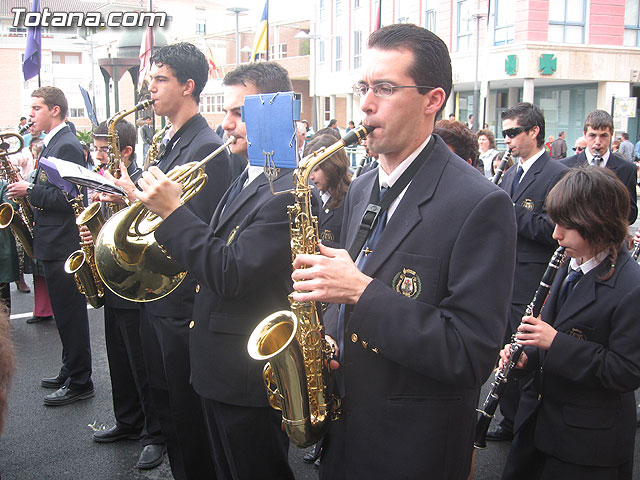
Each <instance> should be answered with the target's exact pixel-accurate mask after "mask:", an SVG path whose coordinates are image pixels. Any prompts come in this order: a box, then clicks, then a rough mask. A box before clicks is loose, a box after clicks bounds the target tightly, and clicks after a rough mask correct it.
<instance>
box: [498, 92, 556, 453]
mask: <svg viewBox="0 0 640 480" xmlns="http://www.w3.org/2000/svg"><path fill="white" fill-rule="evenodd" d="M502 133H503V134H504V136H505V143H506V144H507V148H510V149H511V153H512V154H513V156H514V157H517V158H518V159H519V160H518V162H517V164H516V165H514V168H510V169H509V170H507V171H506V173H505V174H504V176H503V177H502V182H501V183H500V187H501V188H502V189H504V190H505V191H506V192H507V193H509V194H510V195H511V199H512V201H513V207H514V209H515V213H516V221H517V224H518V241H517V251H516V269H515V275H514V277H513V298H512V299H511V312H510V314H509V325H508V326H507V330H506V332H505V337H504V343H509V342H510V340H511V335H512V334H513V333H515V331H516V329H517V328H518V325H520V321H521V320H522V316H523V315H524V312H525V309H526V306H527V305H528V304H529V303H530V302H531V299H532V298H533V294H534V293H535V292H536V289H537V288H538V284H539V282H540V279H541V278H542V274H543V273H544V270H545V268H546V266H547V264H548V263H549V259H550V258H551V255H552V254H553V252H554V250H555V249H556V247H557V245H556V242H555V241H554V240H553V237H552V234H553V227H554V225H553V223H552V222H551V220H549V217H548V216H547V213H546V210H545V206H544V202H545V199H546V198H547V194H548V193H549V191H550V190H551V189H552V188H553V186H554V185H555V184H556V183H557V182H558V180H560V178H561V177H562V175H564V173H565V172H566V170H567V168H566V167H565V166H564V165H562V164H560V163H559V162H554V161H553V159H552V158H551V157H550V156H549V154H548V153H547V152H546V150H545V148H544V138H545V131H544V115H543V113H542V110H540V108H538V107H537V106H536V105H534V104H532V103H526V102H525V103H519V104H517V105H515V106H514V107H511V108H508V109H507V110H505V111H504V112H502ZM515 167H517V168H515ZM519 398H520V385H519V383H518V382H509V384H508V387H507V390H506V391H505V393H504V394H503V396H502V398H501V399H500V411H501V412H502V415H503V417H504V418H503V419H502V421H501V422H500V424H499V425H498V426H497V427H496V428H495V429H494V430H491V431H489V433H488V434H487V440H496V441H498V440H510V439H511V438H512V437H513V419H514V417H515V414H516V410H517V408H518V400H519Z"/></svg>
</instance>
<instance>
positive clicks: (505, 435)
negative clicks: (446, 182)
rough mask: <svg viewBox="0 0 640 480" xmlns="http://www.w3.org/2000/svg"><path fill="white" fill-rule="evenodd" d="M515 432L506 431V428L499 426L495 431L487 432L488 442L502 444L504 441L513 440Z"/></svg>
mask: <svg viewBox="0 0 640 480" xmlns="http://www.w3.org/2000/svg"><path fill="white" fill-rule="evenodd" d="M512 439H513V432H510V431H508V430H505V429H504V428H502V427H500V426H498V427H496V429H495V430H489V432H487V440H489V441H492V442H502V441H504V440H512Z"/></svg>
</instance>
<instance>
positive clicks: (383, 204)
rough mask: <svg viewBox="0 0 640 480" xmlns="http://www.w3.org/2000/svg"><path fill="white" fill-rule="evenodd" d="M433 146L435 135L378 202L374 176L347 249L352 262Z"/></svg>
mask: <svg viewBox="0 0 640 480" xmlns="http://www.w3.org/2000/svg"><path fill="white" fill-rule="evenodd" d="M435 144H436V139H435V135H434V134H432V135H431V139H430V140H429V143H428V144H427V146H426V147H425V148H424V149H423V150H422V152H420V154H419V155H418V157H417V158H416V159H415V160H414V161H413V162H412V163H411V165H409V167H408V168H407V169H406V170H405V171H404V173H403V174H402V175H400V178H399V179H398V180H397V181H396V182H395V183H394V184H393V186H392V187H391V188H389V190H388V191H387V193H386V194H385V195H384V197H383V198H382V200H380V183H379V178H380V177H379V174H376V179H375V181H374V182H373V187H372V189H371V195H370V196H369V205H368V206H367V208H366V210H365V211H364V215H362V220H361V221H360V227H358V233H357V234H356V238H355V239H354V240H353V243H352V244H351V247H349V256H351V259H352V260H353V261H354V262H355V261H356V258H358V255H359V254H360V250H362V246H363V245H364V244H365V242H366V241H367V237H368V236H369V232H371V230H372V229H373V227H374V225H375V224H376V221H377V220H378V218H380V216H381V215H382V214H383V213H384V212H385V211H386V210H387V209H388V208H389V205H391V204H392V203H393V201H394V200H395V199H396V198H398V195H400V193H401V192H402V191H403V190H404V189H405V188H406V187H407V185H409V182H410V181H411V180H412V179H413V177H414V176H415V174H416V172H417V171H418V170H419V169H420V167H421V166H422V164H423V163H424V162H425V160H426V159H427V157H428V156H429V155H430V154H431V151H432V150H433V147H434V146H435ZM379 168H382V167H379Z"/></svg>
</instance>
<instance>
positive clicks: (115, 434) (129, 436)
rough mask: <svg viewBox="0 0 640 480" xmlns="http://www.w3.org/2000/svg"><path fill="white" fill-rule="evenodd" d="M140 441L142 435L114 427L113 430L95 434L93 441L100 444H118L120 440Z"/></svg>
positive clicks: (100, 431)
mask: <svg viewBox="0 0 640 480" xmlns="http://www.w3.org/2000/svg"><path fill="white" fill-rule="evenodd" d="M125 439H126V440H138V439H140V433H139V432H134V431H133V430H126V429H124V428H120V427H118V426H117V425H114V426H113V427H111V428H106V429H104V430H98V431H97V432H94V434H93V441H94V442H98V443H110V442H117V441H118V440H125Z"/></svg>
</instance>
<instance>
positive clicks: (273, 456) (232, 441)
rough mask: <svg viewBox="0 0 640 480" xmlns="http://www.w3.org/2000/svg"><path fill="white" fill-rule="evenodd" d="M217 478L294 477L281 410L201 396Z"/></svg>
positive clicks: (271, 479) (273, 479) (284, 479)
mask: <svg viewBox="0 0 640 480" xmlns="http://www.w3.org/2000/svg"><path fill="white" fill-rule="evenodd" d="M202 408H203V410H204V415H205V420H206V423H207V430H208V433H209V441H210V443H211V451H212V455H213V458H214V461H215V465H216V475H217V477H218V480H252V479H258V478H259V479H260V480H287V479H291V480H293V479H294V476H293V472H292V471H291V467H289V460H288V457H289V438H288V437H287V435H286V434H285V433H284V432H283V431H282V428H281V419H282V416H281V413H280V412H279V411H277V410H274V409H273V408H271V407H241V406H237V405H229V404H226V403H221V402H216V401H215V400H211V399H207V398H203V399H202Z"/></svg>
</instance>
